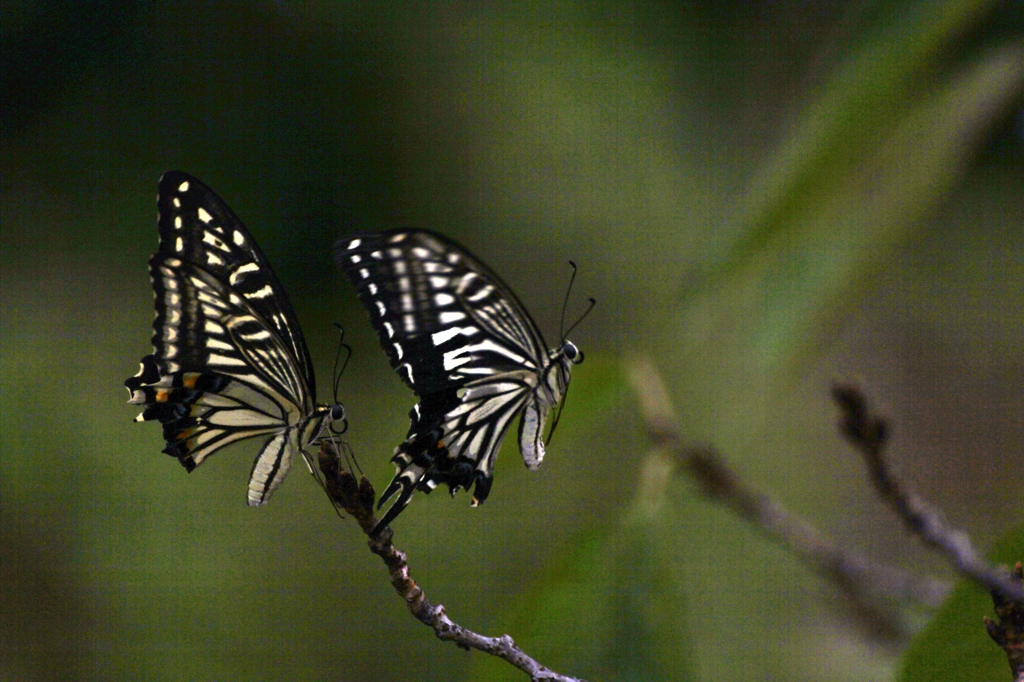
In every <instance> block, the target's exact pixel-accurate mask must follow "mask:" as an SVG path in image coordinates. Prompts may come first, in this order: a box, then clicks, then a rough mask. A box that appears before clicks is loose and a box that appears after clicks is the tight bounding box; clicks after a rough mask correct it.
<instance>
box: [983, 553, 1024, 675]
mask: <svg viewBox="0 0 1024 682" xmlns="http://www.w3.org/2000/svg"><path fill="white" fill-rule="evenodd" d="M1009 578H1010V580H1012V581H1013V582H1014V584H1016V585H1020V584H1021V583H1022V582H1024V566H1022V565H1021V563H1020V562H1019V561H1018V562H1017V565H1016V566H1014V567H1013V571H1012V572H1010V575H1009ZM992 601H993V602H994V603H995V606H996V616H998V618H999V620H998V621H995V620H993V619H991V618H989V617H988V616H985V629H986V630H988V634H989V637H991V638H992V639H993V640H994V641H995V643H996V644H998V645H999V646H1000V647H1002V649H1003V651H1005V652H1006V658H1007V661H1008V662H1009V663H1010V671H1011V672H1012V673H1013V680H1014V682H1024V601H1021V600H1008V599H1006V597H1004V596H1003V595H1002V594H1000V593H999V592H993V593H992Z"/></svg>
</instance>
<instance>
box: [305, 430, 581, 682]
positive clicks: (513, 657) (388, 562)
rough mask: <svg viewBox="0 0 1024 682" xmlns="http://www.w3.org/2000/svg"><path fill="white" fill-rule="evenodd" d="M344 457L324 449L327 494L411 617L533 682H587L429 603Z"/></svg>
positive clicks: (369, 491) (366, 484)
mask: <svg viewBox="0 0 1024 682" xmlns="http://www.w3.org/2000/svg"><path fill="white" fill-rule="evenodd" d="M340 462H341V453H339V451H338V450H337V447H336V446H335V444H334V443H332V442H330V441H324V442H323V443H322V444H321V447H320V453H319V464H320V471H321V472H322V473H323V476H324V480H323V484H324V489H325V490H326V491H327V494H328V496H329V497H330V498H331V502H332V503H334V504H335V506H336V507H339V508H341V509H344V510H345V511H346V512H348V513H349V514H350V515H351V516H352V517H353V518H355V519H356V521H357V522H358V523H359V527H360V528H362V529H363V532H364V533H366V535H367V536H368V537H369V538H370V541H369V545H370V551H371V552H373V553H374V554H376V555H377V556H379V557H380V558H381V559H382V560H383V561H384V565H385V566H387V567H388V573H389V574H390V575H391V585H392V586H393V587H394V588H395V591H396V592H398V594H399V596H400V597H402V599H404V600H405V603H406V606H408V607H409V611H410V612H411V613H412V615H414V616H416V618H417V620H419V621H420V622H421V623H423V624H424V625H426V626H428V627H430V628H432V629H433V630H434V634H436V635H437V637H438V639H441V640H445V641H449V642H454V643H455V645H456V646H458V647H460V648H462V649H465V650H467V651H469V650H470V649H477V650H478V651H483V652H484V653H487V654H490V655H492V656H497V657H499V658H503V659H505V660H506V661H508V662H509V663H511V664H512V665H514V666H515V667H517V668H519V669H520V670H522V671H523V672H524V673H526V674H527V675H529V676H530V679H531V680H532V681H533V682H583V681H582V680H577V679H576V678H574V677H566V676H565V675H559V674H558V673H556V672H553V671H551V670H549V669H547V668H546V667H544V666H543V665H541V664H540V663H538V662H537V661H535V660H534V659H532V658H530V657H529V656H527V655H526V654H525V653H524V652H523V651H522V649H520V648H519V647H517V646H516V643H515V642H514V641H513V640H512V638H511V637H509V636H508V635H502V636H501V637H485V636H483V635H478V634H477V633H475V632H473V631H472V630H468V629H466V628H464V627H462V626H461V625H459V624H458V623H455V622H454V621H452V619H451V618H449V617H448V614H447V613H445V610H444V606H443V605H441V604H438V605H437V606H435V605H433V604H431V603H430V601H429V600H428V599H427V596H426V594H424V592H423V589H422V588H421V587H420V586H419V585H417V584H416V581H415V580H413V578H412V576H411V575H410V574H409V563H408V560H407V558H406V556H405V552H402V551H400V550H398V549H397V548H396V547H395V546H394V545H393V544H392V543H391V540H392V537H393V535H394V533H393V532H392V530H391V528H390V527H388V526H385V527H384V528H382V529H381V530H380V531H378V532H377V533H375V534H374V533H373V532H372V531H373V529H374V527H375V526H376V525H377V518H376V517H375V516H374V513H373V501H374V497H376V493H375V492H374V490H373V485H371V484H370V481H369V480H368V479H367V478H366V477H365V476H362V477H361V478H360V480H359V481H358V482H356V477H355V476H354V475H353V474H352V472H350V471H347V470H345V469H343V468H342V467H341V466H340Z"/></svg>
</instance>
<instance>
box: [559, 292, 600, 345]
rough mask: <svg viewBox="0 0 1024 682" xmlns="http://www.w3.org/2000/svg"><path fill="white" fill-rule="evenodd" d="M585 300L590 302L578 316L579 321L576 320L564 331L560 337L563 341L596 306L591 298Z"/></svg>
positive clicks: (595, 301) (594, 300)
mask: <svg viewBox="0 0 1024 682" xmlns="http://www.w3.org/2000/svg"><path fill="white" fill-rule="evenodd" d="M587 300H588V301H589V302H590V305H589V306H587V309H586V310H584V311H583V314H582V315H580V319H578V320H576V321H575V322H573V323H572V326H571V327H569V328H568V329H567V330H565V335H564V336H562V338H563V339H565V337H566V336H569V333H570V332H572V330H573V329H575V328H576V325H578V324H579V323H580V322H582V321H583V320H584V319H586V317H587V315H589V314H590V311H591V310H593V309H594V306H595V305H597V300H596V299H594V298H593V297H590V298H588V299H587Z"/></svg>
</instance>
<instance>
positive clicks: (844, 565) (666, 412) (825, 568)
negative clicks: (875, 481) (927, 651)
mask: <svg viewBox="0 0 1024 682" xmlns="http://www.w3.org/2000/svg"><path fill="white" fill-rule="evenodd" d="M629 377H630V381H631V383H632V385H633V390H634V392H635V393H636V395H637V397H638V399H639V402H640V407H641V412H642V414H643V417H644V421H645V423H646V426H647V432H648V436H649V437H650V439H651V440H652V441H653V442H654V443H655V444H656V445H658V446H659V447H662V448H664V449H666V450H667V451H668V452H670V453H672V454H673V455H674V457H675V458H676V460H677V461H678V462H679V464H680V465H681V468H682V470H683V471H685V472H686V473H687V474H689V475H690V476H691V477H693V478H694V479H695V480H696V481H697V483H698V484H699V485H700V486H701V488H702V490H703V491H704V493H705V494H707V495H708V496H709V497H711V498H712V499H714V500H716V501H718V502H720V503H722V504H724V505H726V506H727V507H729V508H730V509H732V510H733V511H734V512H736V513H737V514H738V515H739V516H740V517H741V518H743V519H746V520H747V521H749V522H750V523H751V524H753V525H754V526H755V527H756V528H757V529H758V530H760V531H761V532H763V533H765V534H766V535H767V536H768V537H769V538H770V539H772V540H774V541H775V542H777V543H778V544H780V545H781V546H783V547H784V548H786V549H788V550H790V551H791V552H793V553H794V554H796V555H797V556H798V557H799V558H800V559H802V560H803V561H804V562H805V563H807V564H808V565H809V566H811V568H812V569H814V570H815V571H817V572H818V573H820V574H822V575H824V576H825V577H827V578H829V579H831V580H833V581H834V582H835V583H836V584H838V585H839V586H840V588H842V590H843V591H844V592H845V593H846V595H847V596H848V597H849V599H850V600H851V603H852V604H853V607H854V610H855V612H856V613H857V614H858V617H859V619H860V621H861V622H862V624H863V625H864V626H865V627H866V628H867V629H868V631H869V632H870V633H872V634H873V635H875V636H876V637H880V638H884V639H889V640H898V639H901V638H902V637H903V636H904V633H902V632H901V631H900V628H899V627H897V626H896V625H894V623H893V618H892V616H891V614H889V613H886V612H885V611H884V610H883V609H881V608H879V607H877V606H875V605H874V603H873V602H874V601H877V598H878V597H886V598H892V599H897V600H899V601H901V602H911V603H917V604H921V605H924V606H926V607H929V608H934V607H937V606H938V605H939V604H941V603H942V601H943V599H944V598H945V597H946V595H947V594H948V593H949V589H950V588H949V585H948V583H946V582H944V581H940V580H937V579H934V578H922V577H919V576H916V575H914V574H912V573H909V572H907V571H904V570H902V569H899V568H896V567H893V566H884V565H880V564H877V563H874V562H871V561H869V560H868V559H867V558H865V557H864V556H862V555H861V554H858V553H856V552H851V551H849V550H846V549H843V548H842V547H840V546H838V545H837V544H836V543H835V542H834V541H833V540H831V539H830V538H829V537H828V536H827V535H825V534H824V533H822V532H820V531H819V530H817V529H816V528H815V527H814V526H813V525H811V524H810V523H809V522H807V521H805V520H803V519H801V518H800V517H798V516H796V515H795V514H793V513H791V512H789V511H787V510H786V509H785V508H784V507H783V506H782V505H780V504H779V503H777V502H775V501H774V500H772V499H771V498H770V497H769V496H768V495H765V494H763V493H761V492H759V491H757V490H755V489H754V488H752V487H750V486H748V485H747V484H746V483H744V482H743V480H742V479H741V478H740V477H739V475H737V474H736V473H735V472H734V471H732V470H731V469H729V467H728V466H726V464H725V463H724V462H723V461H722V459H721V457H720V456H719V455H718V453H717V452H715V450H713V449H712V448H709V447H703V446H695V445H690V444H687V443H686V440H685V439H684V437H683V435H682V433H681V432H680V431H679V427H678V426H677V423H676V417H675V413H674V411H673V409H672V405H671V401H670V400H669V397H668V391H667V390H666V388H665V384H664V381H663V380H662V378H661V374H660V373H659V372H658V370H657V369H656V368H655V367H654V365H653V364H652V363H651V362H650V361H649V360H646V359H639V360H636V361H634V362H632V363H631V364H630V367H629Z"/></svg>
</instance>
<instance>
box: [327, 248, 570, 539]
mask: <svg viewBox="0 0 1024 682" xmlns="http://www.w3.org/2000/svg"><path fill="white" fill-rule="evenodd" d="M334 248H335V252H334V257H335V261H336V262H337V263H338V265H339V267H341V269H342V270H344V271H345V274H346V275H347V276H348V277H349V279H351V280H352V282H353V283H354V284H355V286H356V289H357V290H358V293H359V299H360V300H361V301H362V303H363V305H364V306H365V307H366V308H367V310H368V311H369V313H370V319H371V321H372V322H373V326H374V327H375V328H376V330H377V335H378V337H379V338H380V343H381V346H383V348H384V350H385V352H386V353H387V355H388V359H389V360H390V361H391V366H392V367H394V369H395V370H396V371H397V372H398V375H399V376H400V377H401V378H402V379H403V380H404V381H405V383H406V384H407V385H408V386H409V387H410V388H412V389H413V390H414V391H415V392H416V393H417V394H419V397H420V400H419V403H418V404H417V405H415V406H414V407H413V409H412V411H411V412H410V413H409V417H410V419H411V421H412V423H411V425H410V427H409V433H408V435H407V436H406V439H405V442H403V443H402V444H401V445H399V446H398V447H397V448H396V449H395V454H394V457H392V460H391V461H392V462H394V464H395V468H396V473H395V477H394V479H393V480H392V481H391V484H390V485H389V486H388V488H387V490H385V491H384V494H383V495H381V499H380V502H379V503H378V505H377V506H378V507H381V506H383V505H384V503H385V502H387V500H388V499H390V498H391V497H392V496H393V495H395V493H398V492H399V491H401V493H400V494H399V496H398V499H397V500H396V501H395V502H394V503H393V504H392V505H391V507H390V508H389V509H388V511H387V513H386V514H385V515H384V518H383V519H382V520H381V521H380V524H379V525H378V528H383V527H384V526H385V525H387V524H388V523H390V522H391V521H392V520H393V519H394V518H395V517H396V516H397V515H398V514H399V512H401V511H402V510H403V509H404V508H405V507H406V505H408V504H409V501H410V499H411V497H412V494H413V492H414V491H415V490H417V489H418V490H422V491H424V492H428V493H429V492H430V491H431V490H433V489H434V488H435V487H436V486H437V485H438V484H439V483H447V484H448V487H449V488H450V490H451V492H452V494H454V493H455V492H456V491H457V490H459V489H460V488H462V489H466V490H468V489H469V488H470V486H472V485H474V484H475V488H474V491H473V506H476V505H478V504H480V503H481V502H483V501H484V500H485V499H487V494H488V493H489V492H490V489H491V481H492V478H493V472H494V458H495V455H496V454H497V452H498V448H499V446H500V445H501V441H502V439H503V438H504V436H505V432H506V431H507V430H508V427H509V425H510V424H511V422H512V420H513V419H514V418H515V417H516V416H517V415H522V419H521V420H520V422H519V450H520V452H521V453H522V455H523V461H524V462H525V463H526V466H527V468H529V469H531V470H536V469H537V467H539V466H540V463H541V460H542V459H544V430H545V429H544V427H545V421H546V418H547V414H548V411H549V409H551V408H553V407H556V406H557V405H558V404H559V403H560V401H561V400H562V397H563V396H564V395H565V391H566V389H567V388H568V386H569V376H570V372H571V371H572V366H573V365H574V364H579V363H580V362H582V361H583V353H581V352H580V351H579V349H577V348H576V346H575V345H573V343H572V342H571V341H568V340H565V339H563V340H562V341H561V343H560V344H559V345H558V347H557V348H555V349H553V350H552V349H549V348H548V346H547V344H545V343H544V339H543V337H542V336H541V333H540V330H539V329H538V328H537V325H536V324H535V323H534V321H533V320H532V319H531V318H530V315H529V313H527V312H526V308H524V307H523V304H522V303H520V301H519V299H518V298H517V297H516V295H515V294H514V293H513V292H512V290H511V289H510V288H509V287H508V286H507V285H506V284H505V283H504V282H502V281H501V278H500V277H498V276H497V275H496V274H495V273H494V272H493V271H491V269H490V268H488V267H487V266H486V265H484V264H483V263H482V262H480V260H478V259H477V258H476V257H474V256H473V255H472V254H471V253H469V251H467V250H466V249H465V248H463V247H462V246H460V245H458V244H456V243H455V242H453V241H451V240H450V239H448V238H447V237H444V236H442V235H440V234H437V233H434V232H428V231H426V230H410V229H401V230H391V231H388V232H383V233H364V234H354V235H351V236H349V237H346V238H343V239H341V240H340V241H338V242H337V243H336V244H335V247H334Z"/></svg>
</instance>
